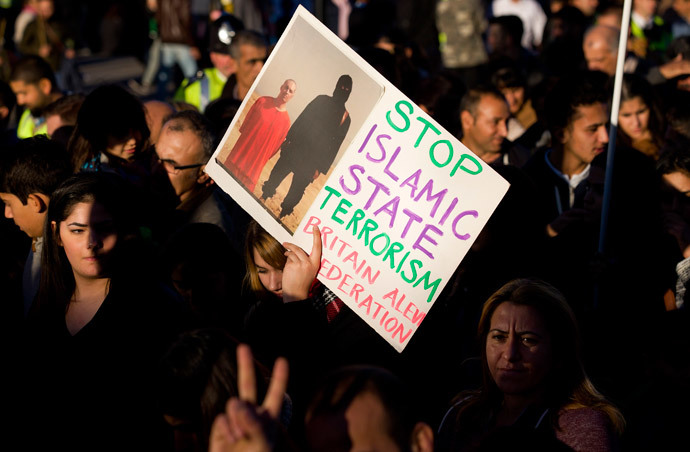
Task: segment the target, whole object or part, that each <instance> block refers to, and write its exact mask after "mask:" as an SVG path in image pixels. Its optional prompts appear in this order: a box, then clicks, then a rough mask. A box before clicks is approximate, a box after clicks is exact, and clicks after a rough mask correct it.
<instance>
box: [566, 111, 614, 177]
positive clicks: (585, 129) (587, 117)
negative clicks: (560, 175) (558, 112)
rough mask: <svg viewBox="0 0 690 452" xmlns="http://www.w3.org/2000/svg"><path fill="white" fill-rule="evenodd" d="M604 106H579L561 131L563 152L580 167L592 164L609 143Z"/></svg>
mask: <svg viewBox="0 0 690 452" xmlns="http://www.w3.org/2000/svg"><path fill="white" fill-rule="evenodd" d="M607 121H608V115H607V114H606V105H605V104H599V103H597V104H592V105H581V106H579V107H577V110H576V113H575V115H574V116H573V120H572V121H571V123H570V125H569V126H568V127H566V129H565V130H564V131H563V139H562V142H563V152H564V153H565V154H569V156H570V157H575V160H576V161H577V162H579V163H580V164H582V165H587V164H589V163H592V160H594V158H595V157H596V156H597V155H599V154H601V153H602V152H604V151H605V150H606V145H607V144H608V142H609V135H608V131H607V130H606V123H607Z"/></svg>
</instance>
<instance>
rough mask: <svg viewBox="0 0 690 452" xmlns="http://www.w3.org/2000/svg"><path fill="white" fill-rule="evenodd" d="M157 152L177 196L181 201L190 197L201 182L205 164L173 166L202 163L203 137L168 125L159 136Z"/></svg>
mask: <svg viewBox="0 0 690 452" xmlns="http://www.w3.org/2000/svg"><path fill="white" fill-rule="evenodd" d="M156 154H158V158H159V159H160V160H161V161H162V162H163V166H164V167H165V169H166V171H167V172H168V179H169V180H170V185H172V187H173V189H174V190H175V194H176V195H177V197H178V198H179V199H180V201H184V200H185V199H187V198H189V196H191V194H192V192H193V190H194V189H195V188H196V186H197V183H200V182H201V181H200V179H201V178H202V177H203V168H204V165H202V166H199V167H195V168H187V169H177V170H176V169H174V168H173V166H185V165H195V164H198V163H201V162H202V160H203V156H204V153H203V148H202V144H201V139H200V138H199V137H198V136H197V135H196V134H195V133H194V132H192V131H191V130H183V131H181V132H177V131H173V130H170V127H169V126H168V125H166V126H164V127H163V130H162V131H161V134H160V136H159V137H158V142H157V143H156Z"/></svg>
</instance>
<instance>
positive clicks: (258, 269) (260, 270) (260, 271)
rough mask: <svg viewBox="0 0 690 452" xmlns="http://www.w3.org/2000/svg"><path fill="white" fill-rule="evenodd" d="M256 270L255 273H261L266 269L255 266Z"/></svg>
mask: <svg viewBox="0 0 690 452" xmlns="http://www.w3.org/2000/svg"><path fill="white" fill-rule="evenodd" d="M256 272H257V273H260V274H263V273H266V269H265V268H257V269H256Z"/></svg>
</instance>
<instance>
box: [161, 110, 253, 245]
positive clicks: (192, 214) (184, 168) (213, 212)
mask: <svg viewBox="0 0 690 452" xmlns="http://www.w3.org/2000/svg"><path fill="white" fill-rule="evenodd" d="M211 127H212V126H211V124H210V123H209V122H208V120H207V119H206V118H205V117H204V116H203V115H202V114H201V113H199V112H197V111H192V110H184V111H180V112H177V113H175V114H173V115H172V116H170V118H169V119H168V120H167V121H166V122H165V124H164V125H163V128H162V130H161V133H160V136H159V137H158V142H157V143H156V154H158V159H159V161H160V162H161V165H162V167H163V168H164V169H165V171H166V172H167V173H168V180H169V181H170V185H171V186H172V188H173V190H174V191H175V195H176V196H177V199H178V200H179V204H178V205H177V208H176V213H177V215H178V219H177V221H176V223H178V224H179V225H183V224H187V223H212V224H215V225H217V226H219V227H220V228H221V229H223V231H224V232H225V233H226V234H227V235H228V237H229V238H230V240H231V242H232V244H233V247H234V248H235V251H236V252H238V253H240V254H241V252H242V250H243V246H244V243H243V242H244V234H243V231H244V228H245V227H246V224H247V220H246V214H245V213H244V212H243V210H242V209H241V208H239V206H237V204H236V203H235V202H234V201H233V200H232V198H230V197H229V196H227V195H226V194H225V193H224V192H223V191H222V190H221V189H220V188H218V187H217V186H216V185H215V184H214V183H213V180H212V179H211V178H210V177H209V175H208V174H206V173H205V172H204V168H205V167H206V163H207V162H208V160H209V159H210V158H211V155H212V154H213V151H214V149H215V140H214V137H213V134H212V132H211V130H212V129H211Z"/></svg>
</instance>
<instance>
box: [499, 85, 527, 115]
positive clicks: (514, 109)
mask: <svg viewBox="0 0 690 452" xmlns="http://www.w3.org/2000/svg"><path fill="white" fill-rule="evenodd" d="M501 92H502V93H503V97H505V98H506V102H508V108H510V114H512V115H516V114H517V113H518V112H519V111H520V109H521V108H522V104H524V103H525V88H522V87H510V88H503V89H502V90H501Z"/></svg>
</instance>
